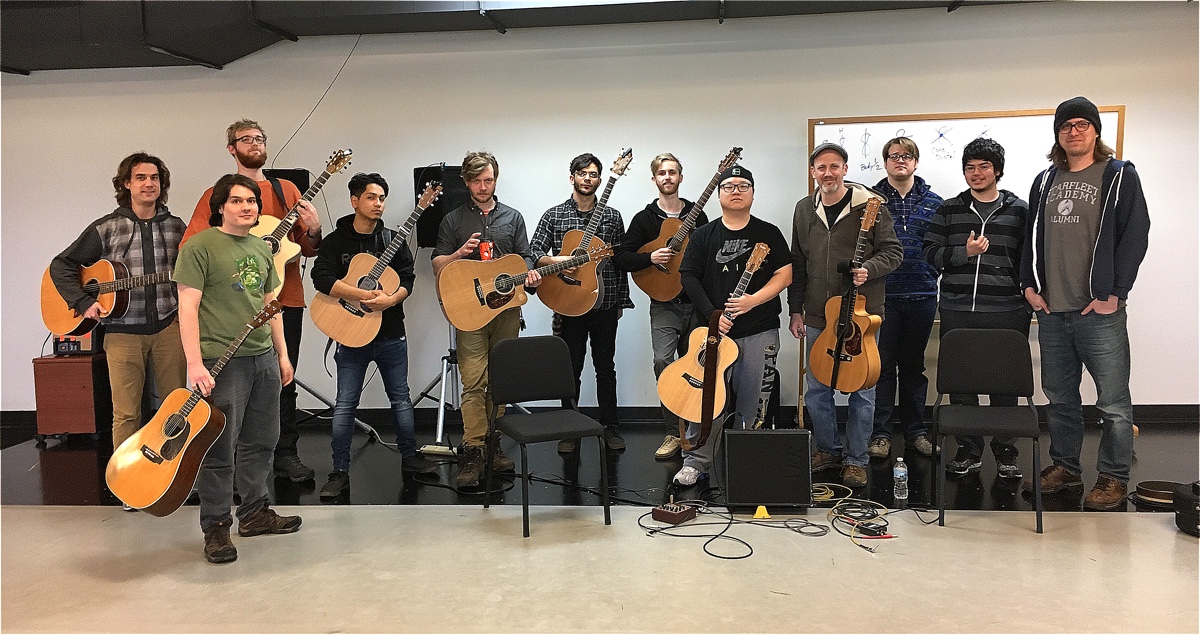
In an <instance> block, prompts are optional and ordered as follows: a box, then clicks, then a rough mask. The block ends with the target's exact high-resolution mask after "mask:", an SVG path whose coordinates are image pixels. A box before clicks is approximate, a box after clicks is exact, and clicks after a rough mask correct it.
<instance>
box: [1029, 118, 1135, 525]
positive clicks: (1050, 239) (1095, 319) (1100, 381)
mask: <svg viewBox="0 0 1200 635" xmlns="http://www.w3.org/2000/svg"><path fill="white" fill-rule="evenodd" d="M1100 124H1101V122H1100V112H1099V109H1097V108H1096V105H1095V104H1093V103H1092V102H1091V101H1089V100H1087V99H1085V98H1083V97H1075V98H1073V99H1068V100H1067V101H1064V102H1063V103H1061V104H1059V106H1058V110H1057V111H1056V112H1055V113H1054V132H1055V135H1056V138H1055V141H1054V146H1053V147H1052V148H1051V150H1050V153H1049V155H1047V157H1048V158H1049V159H1050V161H1051V162H1052V163H1053V164H1054V165H1053V166H1051V167H1050V168H1049V169H1047V170H1046V171H1044V172H1042V173H1041V174H1039V175H1038V176H1037V178H1035V179H1034V181H1033V187H1032V188H1031V189H1030V192H1029V204H1030V210H1031V213H1032V229H1031V232H1030V238H1029V240H1026V241H1025V249H1024V253H1023V255H1022V258H1021V285H1022V287H1024V293H1025V299H1026V300H1027V301H1028V302H1029V305H1030V306H1031V307H1033V310H1034V311H1036V312H1037V319H1038V344H1039V345H1040V347H1041V359H1042V389H1043V391H1045V393H1046V397H1047V398H1048V399H1049V401H1050V405H1049V406H1048V408H1047V420H1048V423H1049V427H1050V458H1051V460H1052V461H1053V462H1054V464H1053V465H1051V466H1050V467H1048V468H1046V469H1045V470H1043V471H1042V474H1041V483H1042V490H1043V491H1045V492H1047V493H1050V492H1058V491H1062V490H1072V491H1077V492H1082V490H1083V480H1082V478H1081V476H1080V475H1081V473H1082V471H1083V468H1082V465H1081V464H1080V458H1079V455H1080V452H1081V451H1082V448H1083V436H1084V422H1083V406H1082V405H1081V404H1082V400H1081V397H1080V394H1079V384H1080V382H1081V381H1082V371H1083V368H1085V367H1086V368H1087V370H1088V373H1089V374H1091V376H1092V378H1093V379H1094V381H1095V383H1096V393H1097V398H1096V409H1097V410H1099V411H1100V416H1101V426H1102V428H1103V431H1102V433H1101V436H1100V449H1099V453H1098V457H1097V461H1096V469H1097V471H1098V472H1099V477H1098V478H1097V480H1096V485H1095V487H1093V488H1092V490H1091V491H1090V492H1088V494H1087V496H1086V497H1085V498H1084V503H1083V506H1084V507H1085V508H1087V509H1098V510H1111V509H1119V508H1121V507H1122V506H1123V505H1124V502H1125V493H1126V491H1127V488H1128V481H1129V464H1130V462H1131V461H1132V458H1133V399H1132V398H1131V397H1130V394H1129V368H1130V361H1129V331H1128V327H1127V324H1126V321H1127V317H1126V313H1125V301H1126V299H1127V298H1128V296H1129V291H1130V289H1132V287H1133V281H1134V279H1135V278H1136V277H1137V272H1138V267H1139V266H1140V265H1141V262H1142V258H1144V257H1145V255H1146V248H1147V245H1148V242H1149V233H1150V215H1149V213H1148V212H1147V209H1146V198H1145V196H1144V195H1143V194H1142V183H1141V180H1140V179H1139V178H1138V174H1137V171H1136V170H1134V167H1133V164H1132V163H1129V162H1127V161H1121V160H1119V159H1116V158H1114V154H1115V153H1114V152H1113V150H1112V148H1110V147H1108V145H1106V144H1105V143H1104V142H1103V141H1101V140H1100V127H1101V125H1100ZM1023 486H1024V488H1025V489H1026V490H1031V489H1033V486H1032V483H1030V482H1028V481H1027V482H1025V483H1024V484H1023Z"/></svg>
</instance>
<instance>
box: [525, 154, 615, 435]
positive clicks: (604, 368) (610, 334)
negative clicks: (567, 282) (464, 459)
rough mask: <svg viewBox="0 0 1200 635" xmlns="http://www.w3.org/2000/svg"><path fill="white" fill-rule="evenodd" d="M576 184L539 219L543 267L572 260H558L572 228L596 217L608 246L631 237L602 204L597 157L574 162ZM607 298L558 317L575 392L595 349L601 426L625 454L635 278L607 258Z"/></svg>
mask: <svg viewBox="0 0 1200 635" xmlns="http://www.w3.org/2000/svg"><path fill="white" fill-rule="evenodd" d="M570 181H571V186H572V187H573V188H574V191H573V192H572V193H571V198H568V199H567V200H566V201H565V202H563V203H562V204H560V205H556V206H554V207H551V208H550V209H548V210H546V213H545V214H543V215H542V218H541V220H540V221H538V225H537V229H536V230H534V232H533V240H531V241H530V242H529V253H530V256H531V257H532V258H533V259H534V261H535V262H536V263H537V266H539V267H544V266H546V265H549V264H553V263H555V262H561V261H564V260H567V259H569V258H570V256H558V255H555V254H558V253H559V252H561V251H562V242H563V236H565V235H566V233H567V232H569V231H571V230H572V229H578V230H580V231H583V230H584V228H585V227H586V226H587V224H588V221H589V220H591V218H592V214H602V216H601V217H600V225H599V228H598V229H597V230H596V237H597V238H599V239H600V240H602V241H604V242H605V243H606V244H608V245H614V246H615V245H619V244H621V242H622V240H624V238H625V222H624V221H623V220H621V213H620V212H618V211H617V210H615V209H613V208H611V207H608V206H601V205H599V204H598V201H597V200H596V190H597V189H599V187H600V184H601V182H602V181H603V170H602V168H601V166H600V160H599V159H597V158H596V156H595V155H593V154H591V153H586V154H581V155H579V156H577V157H575V158H574V159H573V160H572V161H571V172H570ZM598 270H599V272H600V285H601V298H600V303H599V304H598V305H596V306H595V307H593V308H592V310H590V311H588V312H587V313H584V314H583V315H581V316H579V317H570V316H566V315H560V314H558V313H555V314H554V332H555V334H556V335H558V336H559V337H561V338H563V340H565V341H566V343H567V348H568V349H570V351H571V366H572V367H573V370H574V371H575V392H576V394H578V393H579V385H580V381H579V380H580V375H582V373H583V361H584V356H585V355H586V354H587V346H588V340H589V339H590V340H591V345H592V366H593V367H594V368H595V369H596V400H597V401H598V402H599V405H600V423H601V424H603V425H604V441H605V442H606V443H607V444H608V447H609V449H612V450H624V449H625V439H623V438H621V433H620V432H619V431H618V430H617V367H616V361H615V358H616V353H617V320H618V319H619V318H620V317H621V311H622V310H623V309H627V308H628V309H632V308H633V301H632V300H630V299H629V279H628V278H627V277H626V275H625V272H624V271H622V270H620V269H617V268H616V267H615V266H613V265H612V263H611V262H609V261H608V260H607V259H606V260H602V261H601V262H600V264H599V267H598ZM578 447H579V441H578V439H564V440H562V441H559V443H558V451H559V452H561V453H563V454H568V453H571V452H574V451H576V449H578Z"/></svg>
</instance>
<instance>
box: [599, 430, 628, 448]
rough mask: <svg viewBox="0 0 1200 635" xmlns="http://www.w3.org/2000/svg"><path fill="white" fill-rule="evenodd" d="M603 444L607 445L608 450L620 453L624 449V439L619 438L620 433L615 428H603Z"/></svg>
mask: <svg viewBox="0 0 1200 635" xmlns="http://www.w3.org/2000/svg"><path fill="white" fill-rule="evenodd" d="M604 442H605V443H606V444H608V449H610V450H615V451H621V450H624V449H625V437H622V436H621V431H620V430H617V426H608V427H606V428H604Z"/></svg>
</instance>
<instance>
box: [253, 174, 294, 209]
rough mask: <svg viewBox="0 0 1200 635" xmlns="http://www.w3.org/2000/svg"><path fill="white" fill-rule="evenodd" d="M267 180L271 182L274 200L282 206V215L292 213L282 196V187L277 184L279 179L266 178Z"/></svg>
mask: <svg viewBox="0 0 1200 635" xmlns="http://www.w3.org/2000/svg"><path fill="white" fill-rule="evenodd" d="M267 180H268V181H270V182H271V189H272V190H274V191H275V198H277V199H279V204H280V205H282V206H283V213H284V214H286V213H288V212H290V211H292V210H290V209H289V208H288V206H287V199H286V198H284V196H283V185H282V184H281V183H280V182H279V179H277V178H275V177H273V176H268V177H267ZM260 211H261V210H260Z"/></svg>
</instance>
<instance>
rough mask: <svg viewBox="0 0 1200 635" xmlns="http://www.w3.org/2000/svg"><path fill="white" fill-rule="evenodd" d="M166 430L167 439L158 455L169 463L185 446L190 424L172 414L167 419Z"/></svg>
mask: <svg viewBox="0 0 1200 635" xmlns="http://www.w3.org/2000/svg"><path fill="white" fill-rule="evenodd" d="M167 428H168V435H167V436H168V438H167V440H166V441H165V442H163V444H162V447H161V448H159V451H158V453H159V454H160V455H162V458H163V459H165V460H167V461H170V460H173V459H174V458H175V457H176V456H178V455H179V453H180V452H182V451H183V448H184V446H185V445H187V441H188V436H189V434H188V433H189V431H190V430H191V424H190V423H188V420H187V419H185V418H183V417H181V416H179V415H178V414H173V415H171V416H170V417H168V418H167Z"/></svg>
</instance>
